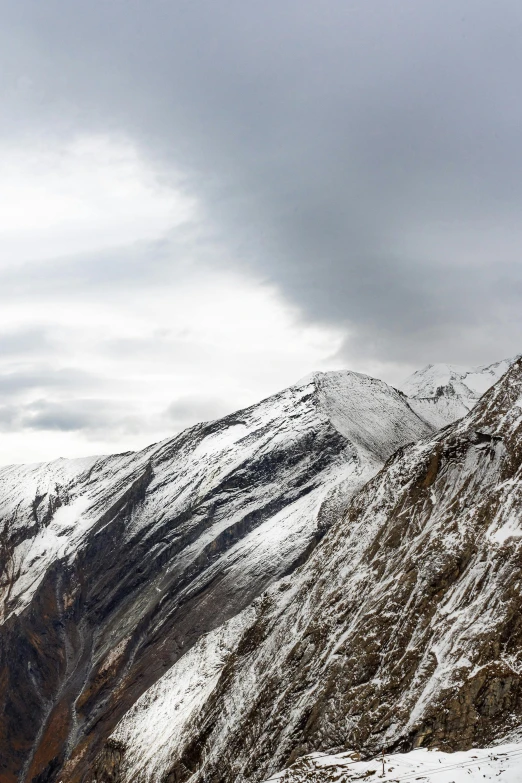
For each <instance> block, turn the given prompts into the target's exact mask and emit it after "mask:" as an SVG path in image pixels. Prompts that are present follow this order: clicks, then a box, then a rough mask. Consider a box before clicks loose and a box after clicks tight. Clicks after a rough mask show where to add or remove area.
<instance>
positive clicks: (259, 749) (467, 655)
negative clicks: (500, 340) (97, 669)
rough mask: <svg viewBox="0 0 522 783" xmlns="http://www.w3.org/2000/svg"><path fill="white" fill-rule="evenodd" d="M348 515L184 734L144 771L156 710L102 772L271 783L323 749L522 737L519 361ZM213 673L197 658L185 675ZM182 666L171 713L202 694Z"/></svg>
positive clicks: (134, 717)
mask: <svg viewBox="0 0 522 783" xmlns="http://www.w3.org/2000/svg"><path fill="white" fill-rule="evenodd" d="M337 513H338V518H337V522H336V523H335V524H334V526H333V527H332V528H331V529H330V530H329V532H328V533H327V535H326V536H325V537H324V538H323V540H322V542H321V543H320V545H319V546H318V547H317V548H316V550H315V551H314V553H313V554H312V556H311V557H310V558H309V560H308V561H307V562H306V563H305V564H304V566H303V567H302V568H301V569H300V570H299V571H297V572H295V573H294V574H293V575H291V576H289V577H287V578H284V579H282V580H280V581H279V583H278V584H276V585H274V586H272V587H271V588H270V589H269V590H268V591H267V592H265V593H264V594H263V595H262V596H261V597H259V598H258V599H256V600H255V601H254V602H253V603H252V605H251V607H250V609H249V614H248V615H246V614H245V615H243V616H242V617H241V618H239V619H238V620H237V622H238V625H237V626H235V631H238V630H240V635H239V639H238V641H237V643H234V642H232V643H231V645H230V647H226V645H225V646H222V647H221V648H220V649H221V652H222V654H221V656H220V658H219V662H218V665H217V668H216V669H215V672H214V673H215V678H214V679H213V680H212V681H210V680H209V679H208V678H206V686H208V689H207V690H206V693H205V697H204V698H203V699H201V700H200V701H199V702H198V703H197V705H196V704H195V703H194V702H193V706H194V709H193V710H192V711H191V713H190V716H189V718H188V720H187V722H186V723H185V722H184V723H183V731H182V732H181V731H180V730H179V727H178V728H176V729H175V730H174V731H173V732H171V733H169V729H168V728H166V729H165V732H164V733H163V735H162V751H161V753H160V754H159V755H158V756H157V757H156V758H155V760H154V762H153V763H152V762H151V763H150V764H149V763H145V764H144V763H143V761H142V758H141V757H140V754H139V753H138V754H136V753H133V751H132V749H133V748H134V747H136V746H137V744H138V743H139V741H140V740H139V737H143V736H144V731H145V729H144V727H145V726H147V725H149V726H150V725H151V715H153V714H154V713H153V712H151V711H150V710H151V706H150V702H147V698H146V697H143V698H142V700H141V701H140V702H137V703H136V705H135V709H134V711H133V712H132V713H129V714H128V715H127V716H125V718H124V719H123V720H122V721H121V723H120V724H119V726H118V728H117V730H116V732H115V734H114V735H113V738H112V740H111V742H112V743H115V744H114V746H111V745H110V744H109V746H107V747H106V749H105V751H104V754H105V755H103V754H102V756H100V757H99V763H100V765H101V766H100V768H99V769H100V770H103V769H106V770H107V769H111V770H112V771H113V772H115V773H116V777H115V778H114V779H116V780H118V781H121V783H130V781H133V782H136V783H145V781H150V783H152V782H153V781H154V783H156V781H158V782H159V781H160V780H161V781H163V780H168V781H171V780H172V781H176V782H177V783H183V781H188V780H190V781H191V783H200V781H204V780H209V779H210V780H212V781H215V783H221V782H222V783H225V782H226V783H239V782H240V781H241V782H244V781H262V780H264V779H266V778H268V777H269V776H270V775H271V774H273V773H275V772H277V770H280V769H282V768H283V767H285V766H287V765H289V764H292V763H293V762H294V761H295V760H296V759H297V758H298V757H300V756H302V755H304V754H306V753H310V752H311V751H329V752H334V753H335V752H342V751H343V750H345V749H350V748H352V749H353V748H357V749H359V750H361V751H363V752H364V753H366V754H369V755H375V754H377V753H378V752H380V750H381V749H382V748H383V747H384V748H385V749H386V751H387V752H388V753H391V752H397V751H399V750H409V749H411V748H415V747H418V746H427V747H432V748H433V747H438V748H442V749H444V750H459V749H462V750H466V749H468V748H473V747H483V748H484V747H487V746H488V745H491V744H495V743H499V742H502V741H504V742H505V741H510V740H509V738H510V737H514V736H516V735H517V733H518V734H519V733H520V727H521V725H522V615H521V612H520V607H521V602H522V521H521V520H522V361H521V360H519V361H517V362H515V363H514V364H513V366H512V367H511V369H510V370H509V372H508V373H507V374H506V375H505V376H504V377H503V378H502V379H501V380H500V381H499V382H498V383H497V384H496V385H495V386H494V387H493V388H492V389H491V390H490V391H489V392H487V393H486V394H485V396H484V397H483V398H482V399H481V400H480V402H479V403H478V404H477V405H476V407H475V408H474V409H473V410H472V411H471V412H470V413H469V414H468V415H467V416H466V417H465V418H464V419H462V420H461V421H458V422H456V423H455V424H453V425H452V426H450V427H448V428H446V429H445V430H444V431H442V432H441V433H439V434H437V435H435V436H433V437H432V438H430V439H426V440H424V441H421V442H418V443H416V444H413V445H411V446H408V447H405V448H401V449H399V451H398V452H397V453H396V454H395V456H394V457H393V458H392V459H390V460H389V462H388V463H387V465H386V466H385V467H384V468H383V469H382V470H381V471H380V473H379V474H378V475H377V476H375V478H373V479H372V480H370V481H369V482H368V483H367V484H366V485H365V486H364V487H363V488H362V489H361V490H360V491H359V492H358V493H357V494H355V495H354V496H353V497H352V498H351V500H350V502H349V503H348V506H347V508H346V510H345V511H344V512H337ZM219 633H220V634H223V633H225V634H228V637H227V638H228V639H229V640H230V639H231V638H232V636H233V633H232V630H231V629H230V628H228V630H227V627H226V626H225V628H224V629H221V630H220V631H219ZM208 643H209V645H210V646H212V645H215V644H217V643H218V640H217V637H216V638H215V639H214V640H213V641H212V640H211V639H209V640H208ZM204 661H206V654H205V652H204V650H203V649H199V650H196V649H195V648H194V655H193V658H192V664H191V663H190V661H189V660H188V659H187V660H186V661H185V665H186V666H188V667H189V668H190V670H191V671H194V670H197V669H200V668H202V667H204V666H206V664H203V662H204ZM180 664H181V662H180V663H178V664H177V666H176V667H174V669H173V670H172V671H171V672H169V674H168V675H167V678H166V679H165V678H164V679H163V681H162V682H161V684H160V683H158V686H157V687H158V689H159V692H160V693H161V701H162V703H164V704H167V703H169V693H171V694H172V693H173V690H172V688H173V683H176V687H177V688H179V683H180V679H185V680H186V681H187V682H188V678H187V674H186V672H185V674H184V675H183V678H181V677H179V676H178V674H179V673H180V672H181V670H180V669H179V668H177V667H179V666H180ZM193 687H194V683H193V682H192V684H191V685H190V688H189V691H190V690H191V689H193ZM184 693H186V692H185V691H184ZM187 698H188V696H187V695H184V696H183V699H187ZM176 699H179V695H178V696H176V697H174V698H173V701H176ZM172 708H173V707H172V703H170V709H172ZM152 722H153V721H152ZM111 748H113V750H111ZM114 748H116V749H117V754H118V756H117V763H116V762H115V761H114V757H109V755H107V754H110V753H113V752H116V751H114ZM111 759H112V761H111ZM149 760H150V757H149ZM111 765H112V766H111ZM498 771H499V770H497V772H498ZM97 774H99V772H98V773H97ZM466 774H468V773H466ZM470 774H471V773H470ZM502 774H503V773H502ZM334 777H335V775H334ZM312 779H316V778H315V777H314V778H312ZM317 779H318V780H320V779H321V778H317ZM328 779H334V778H330V777H328ZM453 779H455V778H452V780H453Z"/></svg>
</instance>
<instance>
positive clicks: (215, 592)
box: [0, 372, 433, 783]
mask: <svg viewBox="0 0 522 783" xmlns="http://www.w3.org/2000/svg"><path fill="white" fill-rule="evenodd" d="M432 431H433V427H432V426H431V425H429V424H428V423H427V422H426V421H424V420H423V419H422V418H420V417H419V416H418V415H417V414H415V413H414V411H412V409H411V408H410V407H409V405H408V402H407V400H406V398H405V397H404V395H402V394H401V393H399V392H398V391H396V390H395V389H392V388H391V387H389V386H387V385H386V384H385V383H383V382H382V381H378V380H375V379H371V378H368V377H366V376H361V375H358V374H357V373H350V372H344V373H330V374H327V375H323V374H317V375H315V376H313V377H311V378H310V379H308V380H307V381H304V382H303V383H301V384H298V385H296V386H294V387H292V388H291V389H287V390H286V391H283V392H281V393H280V394H277V395H275V396H274V397H271V398H270V399H268V400H265V401H264V402H262V403H260V404H258V405H255V406H253V407H252V408H249V409H247V410H244V411H240V412H238V413H237V414H234V415H232V416H228V417H226V418H225V419H222V420H220V421H216V422H210V423H207V424H201V425H197V426H195V427H193V428H191V429H189V430H187V431H185V432H183V433H182V434H181V435H179V436H177V437H175V438H173V439H170V440H167V441H165V442H163V443H160V444H157V445H155V446H152V447H150V448H148V449H145V450H144V451H142V452H139V453H127V454H120V455H114V456H110V457H102V458H91V459H81V460H58V461H56V462H54V463H50V464H46V465H28V466H11V467H7V468H2V469H0V531H1V533H0V552H1V555H0V565H1V576H0V618H1V625H0V681H1V683H2V687H1V688H0V748H1V750H2V752H1V753H0V780H1V781H2V783H14V781H38V783H44V782H45V781H52V780H57V779H61V780H63V781H64V782H65V781H66V780H80V779H82V778H83V777H84V776H85V775H86V774H97V773H96V769H97V766H96V765H97V764H98V761H95V759H96V757H97V755H98V753H99V751H100V749H102V748H103V743H104V741H105V740H106V739H107V737H108V736H109V735H110V733H111V731H112V730H113V729H114V728H115V726H116V724H117V722H118V720H119V719H120V718H121V717H122V716H123V715H124V714H125V713H126V712H127V711H128V709H129V708H130V707H131V706H132V705H133V704H134V703H135V702H136V700H137V699H138V698H139V697H140V696H141V694H142V693H144V692H145V691H146V690H147V689H148V688H149V687H150V686H153V685H154V683H156V682H157V681H158V680H160V679H161V677H162V675H163V674H164V673H165V672H168V671H169V669H170V667H172V665H173V664H174V663H175V662H176V661H177V660H178V659H181V661H183V660H185V658H186V656H187V654H189V655H190V650H191V648H193V646H194V645H195V644H197V643H198V640H200V639H201V640H202V641H201V644H202V645H203V647H206V646H208V647H209V649H210V648H211V646H212V644H211V641H210V640H209V639H208V637H205V636H204V635H205V634H208V632H212V631H213V629H219V628H220V627H221V626H222V625H223V623H225V622H226V621H227V620H229V619H230V618H235V617H236V616H237V615H238V613H240V612H241V611H242V610H244V609H246V608H247V607H249V606H250V605H251V603H252V601H253V599H255V598H256V597H257V596H259V595H261V594H262V593H263V591H264V590H266V588H267V587H268V586H269V585H270V584H272V583H273V582H275V581H276V580H278V579H280V578H282V577H284V576H285V575H288V574H290V573H292V572H293V571H294V570H295V569H296V568H297V567H298V566H299V565H300V564H302V563H303V562H304V561H305V560H306V559H307V557H308V556H309V554H310V552H311V551H312V550H313V548H314V546H315V545H316V544H317V542H318V541H319V540H320V539H321V537H322V536H323V535H324V533H325V531H326V530H327V529H328V527H329V526H330V525H331V523H332V522H333V520H334V519H336V518H337V515H338V514H339V513H340V510H341V509H342V508H344V507H345V505H346V503H347V502H348V501H349V498H350V496H351V494H352V493H353V492H354V491H355V490H356V489H357V488H359V487H360V486H361V485H362V484H364V483H365V482H366V481H367V480H368V478H370V477H371V476H372V475H374V474H375V473H376V471H377V470H378V469H379V468H380V467H381V466H382V464H383V462H384V461H385V460H386V459H387V458H388V457H389V456H390V455H391V454H392V453H393V452H394V451H395V450H396V449H397V448H398V447H399V446H401V445H403V444H405V443H408V442H411V441H413V440H417V439H418V438H419V437H422V436H424V435H426V434H428V433H430V432H432ZM241 617H242V616H241ZM234 622H236V621H235V620H232V626H231V627H225V629H223V630H222V631H220V633H222V635H223V639H224V640H229V641H228V643H229V644H231V643H232V641H231V640H232V638H233V636H234V630H233V629H234V627H235V626H234ZM240 622H242V620H241V619H240ZM223 644H225V641H223ZM202 671H203V669H202ZM111 747H112V746H110V745H109V751H110V752H109V755H110V756H111V758H114V759H116V760H117V758H118V755H119V751H118V750H117V748H116V749H113V750H110V748H111ZM103 752H104V753H106V752H107V748H106V749H105V751H103ZM93 770H94V773H93Z"/></svg>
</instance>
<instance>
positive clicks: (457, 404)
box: [400, 356, 520, 429]
mask: <svg viewBox="0 0 522 783" xmlns="http://www.w3.org/2000/svg"><path fill="white" fill-rule="evenodd" d="M518 358H520V357H518V356H515V357H513V358H512V359H503V360H502V361H500V362H495V363H494V364H488V365H483V366H480V367H472V368H471V369H470V368H465V367H457V366H456V365H452V364H428V365H427V367H424V369H422V370H417V372H414V373H413V375H411V376H410V377H409V378H407V379H406V380H405V381H404V382H403V383H402V384H401V386H400V388H401V390H402V391H403V392H404V393H405V394H406V396H407V397H408V398H409V402H410V406H411V407H412V408H413V410H414V411H415V412H416V413H418V414H419V415H420V416H422V417H423V418H425V419H426V420H427V421H429V422H430V423H431V424H433V426H435V427H437V429H438V428H440V427H444V426H445V425H446V424H451V423H452V422H454V421H456V420H457V419H460V418H462V416H465V415H466V413H468V412H469V411H470V410H471V409H472V407H473V406H474V405H475V403H476V402H477V400H478V399H480V397H482V395H483V394H484V393H485V392H486V391H487V390H488V389H489V388H491V386H493V384H494V383H496V382H497V381H498V379H499V378H501V377H502V376H503V375H504V373H505V372H506V371H507V370H508V369H509V367H510V366H511V365H512V364H513V362H515V361H516V360H517V359H518Z"/></svg>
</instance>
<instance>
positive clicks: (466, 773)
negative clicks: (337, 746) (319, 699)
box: [270, 743, 522, 783]
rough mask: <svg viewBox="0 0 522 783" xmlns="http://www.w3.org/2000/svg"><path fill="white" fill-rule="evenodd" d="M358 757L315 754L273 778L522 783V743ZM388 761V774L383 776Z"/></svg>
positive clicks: (315, 782)
mask: <svg viewBox="0 0 522 783" xmlns="http://www.w3.org/2000/svg"><path fill="white" fill-rule="evenodd" d="M357 756H358V754H356V753H353V752H350V751H348V752H346V753H342V754H338V755H328V754H320V753H314V754H311V755H310V756H304V757H303V758H301V759H299V761H296V762H295V764H293V765H292V767H290V769H288V770H284V771H283V772H280V773H279V774H277V775H273V776H272V777H271V778H270V781H278V782H279V783H332V781H337V780H339V781H344V782H345V783H350V781H356V780H361V779H364V778H372V777H373V776H375V777H376V778H379V779H380V780H385V781H386V780H387V781H390V783H401V781H403V780H404V781H405V783H406V781H411V783H414V781H418V780H420V781H424V783H484V780H495V781H498V783H519V781H521V780H522V744H516V743H515V744H514V743H512V744H509V745H499V746H497V747H494V748H488V749H484V748H477V749H474V750H468V751H463V752H460V753H442V752H441V751H436V750H434V751H428V750H425V749H422V750H415V751H412V752H411V753H394V754H393V755H386V756H385V757H384V759H382V757H377V758H374V759H369V760H368V761H360V760H359V761H358V760H357ZM383 760H384V774H383V763H382V762H383Z"/></svg>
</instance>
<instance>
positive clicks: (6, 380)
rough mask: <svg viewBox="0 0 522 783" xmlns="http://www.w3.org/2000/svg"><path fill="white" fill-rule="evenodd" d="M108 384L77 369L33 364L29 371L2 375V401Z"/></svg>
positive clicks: (0, 374) (98, 387)
mask: <svg viewBox="0 0 522 783" xmlns="http://www.w3.org/2000/svg"><path fill="white" fill-rule="evenodd" d="M105 383H106V380H104V379H103V378H102V377H100V376H97V375H95V374H93V373H89V372H85V371H83V370H78V369H76V368H67V367H64V368H54V367H52V366H47V365H38V364H36V363H33V364H32V365H31V366H30V367H29V368H28V369H19V370H12V371H9V370H8V371H3V372H1V373H0V394H1V395H2V399H5V398H6V397H8V396H15V397H16V396H18V395H20V394H21V393H23V392H27V391H34V390H37V389H43V390H48V391H50V390H53V389H54V390H61V391H69V392H70V391H78V390H80V389H81V390H83V391H84V392H85V391H86V390H87V389H94V388H96V389H100V387H103V385H104V384H105Z"/></svg>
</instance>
